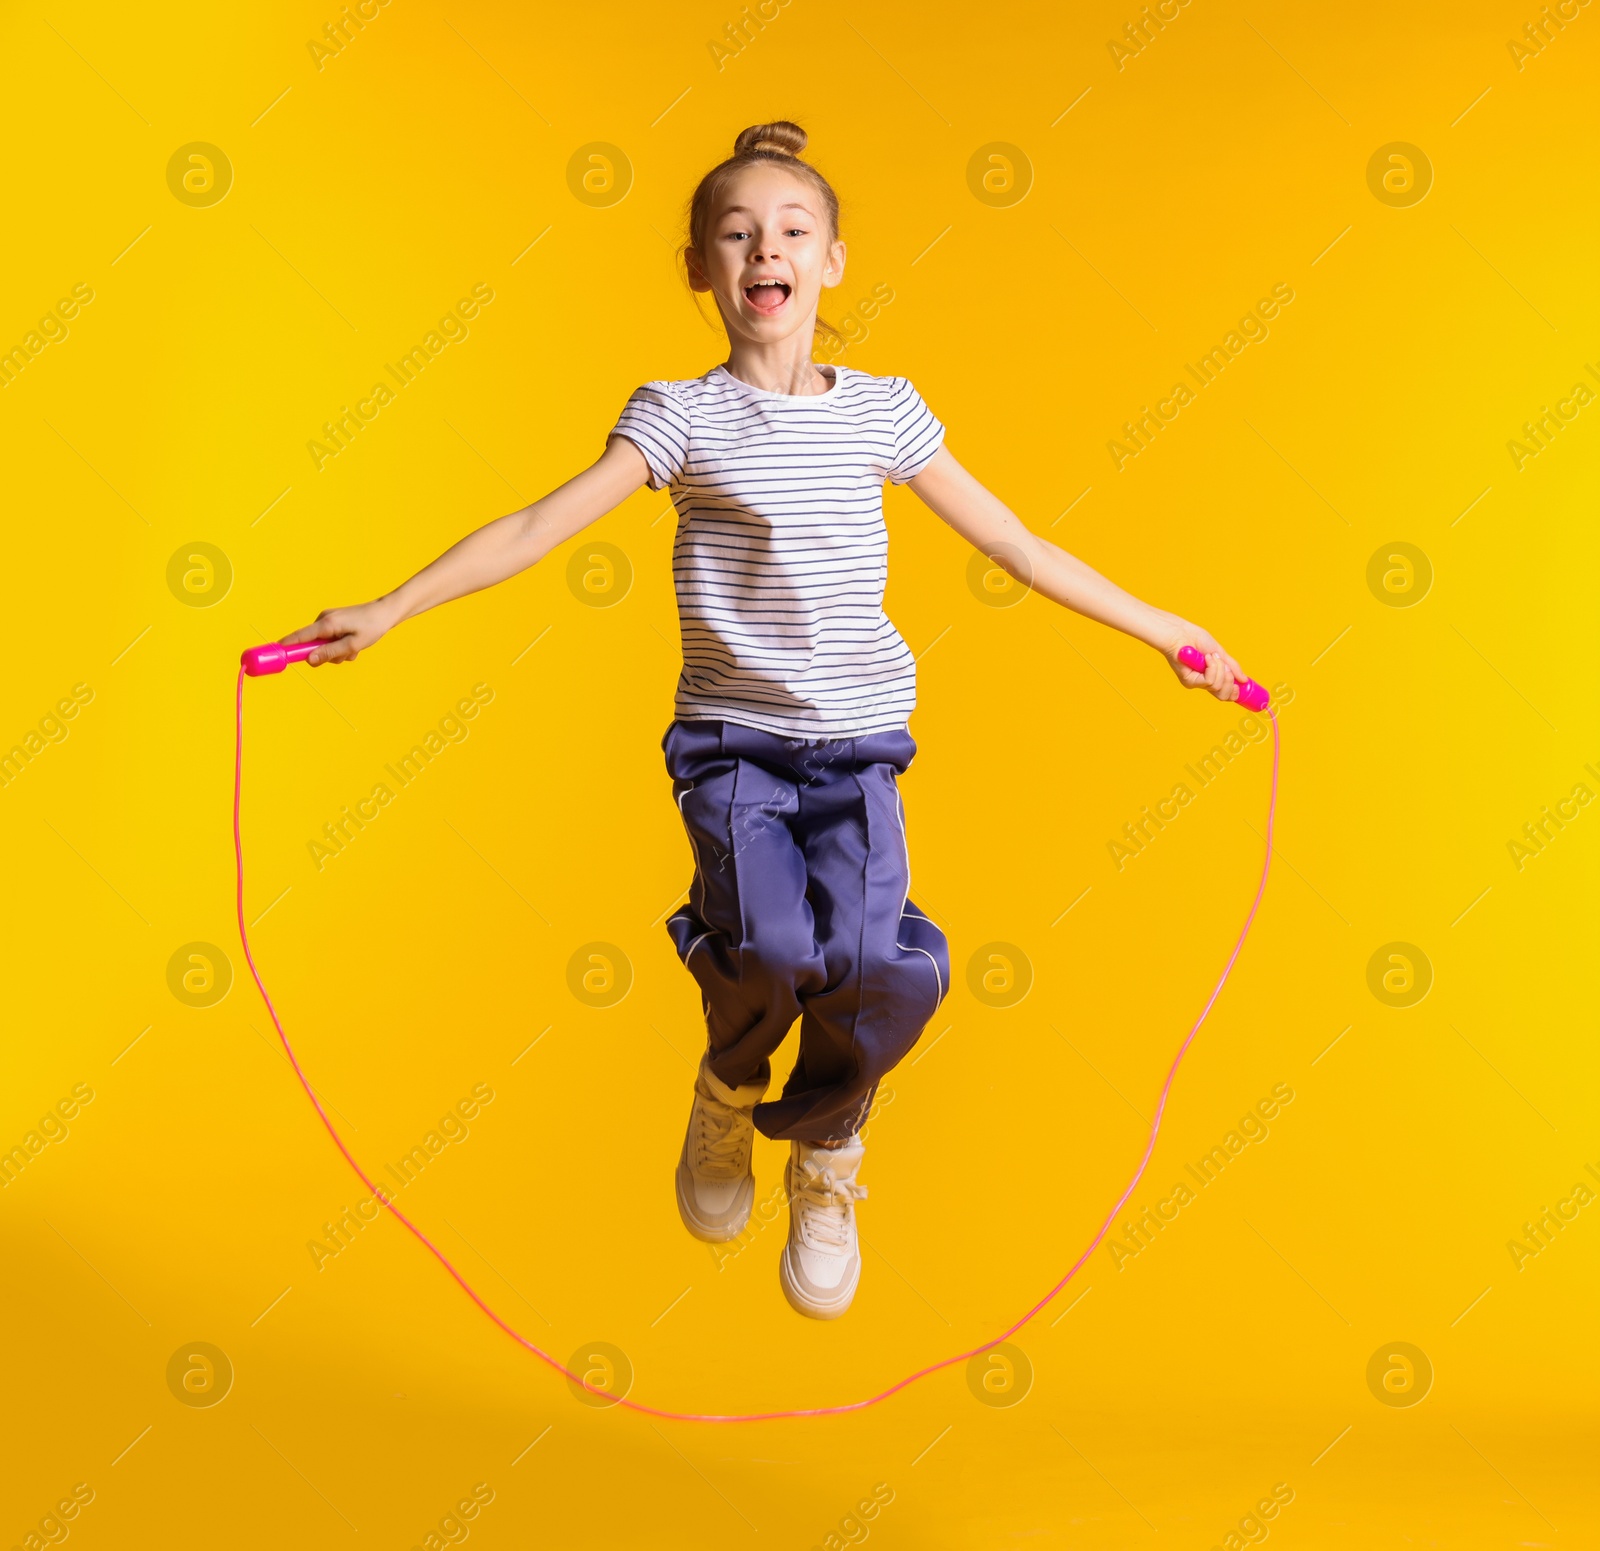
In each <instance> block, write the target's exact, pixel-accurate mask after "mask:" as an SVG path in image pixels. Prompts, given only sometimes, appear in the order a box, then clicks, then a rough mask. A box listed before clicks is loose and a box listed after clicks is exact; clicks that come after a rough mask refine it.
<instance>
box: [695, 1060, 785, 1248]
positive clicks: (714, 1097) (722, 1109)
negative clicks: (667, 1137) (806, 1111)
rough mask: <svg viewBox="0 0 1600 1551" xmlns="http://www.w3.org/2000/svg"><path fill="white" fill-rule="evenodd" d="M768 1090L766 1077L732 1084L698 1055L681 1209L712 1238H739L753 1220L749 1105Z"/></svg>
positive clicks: (701, 1236)
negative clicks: (758, 1081) (698, 1063)
mask: <svg viewBox="0 0 1600 1551" xmlns="http://www.w3.org/2000/svg"><path fill="white" fill-rule="evenodd" d="M766 1091H767V1085H766V1084H765V1083H747V1084H746V1085H745V1086H744V1087H742V1088H730V1087H728V1086H727V1084H726V1083H724V1082H722V1081H720V1080H719V1079H718V1077H717V1075H716V1073H714V1072H713V1071H712V1070H711V1068H710V1067H709V1066H708V1065H707V1064H706V1059H705V1057H704V1056H702V1057H701V1058H700V1070H699V1072H698V1073H697V1074H696V1076H695V1080H694V1107H693V1108H692V1109H691V1110H690V1111H689V1128H688V1130H687V1131H686V1132H685V1133H684V1138H683V1151H682V1152H681V1153H680V1154H679V1155H678V1176H677V1189H678V1215H679V1216H680V1217H681V1218H682V1219H683V1225H684V1227H685V1228H687V1229H688V1230H689V1232H690V1233H692V1234H693V1235H694V1236H695V1237H696V1238H697V1239H703V1240H705V1241H706V1243H708V1244H722V1243H725V1242H726V1241H727V1240H729V1239H732V1238H737V1237H738V1235H739V1234H740V1233H741V1232H743V1230H744V1225H745V1224H746V1223H747V1222H748V1221H749V1220H750V1205H751V1202H752V1201H753V1200H754V1199H755V1193H756V1181H755V1175H754V1173H752V1172H751V1168H750V1148H751V1144H752V1143H753V1142H754V1140H755V1130H756V1128H755V1123H754V1121H753V1120H752V1119H751V1118H750V1111H751V1110H752V1109H754V1108H755V1106H756V1104H757V1103H758V1102H759V1100H760V1099H761V1096H762V1095H763V1094H764V1093H765V1092H766Z"/></svg>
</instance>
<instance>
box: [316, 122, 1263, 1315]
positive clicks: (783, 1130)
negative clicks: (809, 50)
mask: <svg viewBox="0 0 1600 1551" xmlns="http://www.w3.org/2000/svg"><path fill="white" fill-rule="evenodd" d="M805 144H806V135H805V132H804V131H803V130H802V129H800V128H799V126H798V125H795V124H791V123H788V122H779V123H774V124H758V125H755V126H753V127H751V128H749V129H746V130H745V131H744V132H743V133H742V134H741V135H740V136H739V137H738V139H737V140H736V141H735V143H734V154H733V155H732V156H731V157H730V158H728V160H726V161H724V162H722V163H721V164H720V165H719V166H717V167H714V168H713V169H712V170H711V171H710V172H709V173H707V174H706V176H705V177H704V178H703V179H701V181H700V185H699V187H698V188H696V190H695V192H694V196H693V198H692V199H691V201H690V204H689V215H688V238H689V240H688V243H687V245H686V246H685V248H684V252H683V257H684V263H685V267H686V269H687V272H688V278H689V284H690V286H691V287H692V288H693V289H694V290H695V291H698V292H710V294H711V296H712V297H713V298H714V300H715V301H716V304H717V310H718V312H719V313H720V314H721V316H722V322H723V325H724V327H725V328H726V330H727V334H728V359H727V360H726V361H724V362H723V363H722V364H721V365H719V366H714V367H712V368H711V369H710V370H709V371H707V372H706V373H705V374H704V375H703V376H700V377H691V378H686V379H684V380H682V381H671V382H668V381H655V382H649V383H646V384H645V385H644V386H643V387H641V388H639V389H638V390H637V391H636V392H635V393H634V394H633V396H632V397H631V398H630V399H629V400H628V402H627V404H626V405H625V407H624V408H623V411H622V416H621V418H620V419H619V420H618V421H617V424H616V427H615V428H614V429H613V430H612V432H611V434H610V436H609V437H608V439H607V442H606V447H605V451H604V453H603V454H602V455H601V456H600V458H599V459H598V460H597V461H596V462H595V463H594V464H592V465H591V466H590V467H589V468H587V469H585V470H584V471H583V472H582V473H580V474H577V475H576V476H574V477H573V478H572V479H570V480H568V481H567V482H566V483H565V484H564V485H561V486H560V487H559V488H558V489H556V490H553V491H552V492H551V493H550V494H549V495H547V496H545V497H543V498H542V499H541V500H538V501H535V502H534V503H533V504H532V505H531V506H528V507H525V508H523V510H521V511H518V512H513V513H512V514H511V515H510V516H508V517H502V518H500V519H498V520H497V521H495V522H491V523H489V524H488V525H487V526H486V527H483V528H479V529H478V530H477V531H476V532H475V533H471V534H469V535H468V536H467V537H466V538H464V539H462V540H461V541H460V542H459V543H458V544H456V545H454V546H453V547H452V548H451V549H448V550H446V551H445V553H444V554H443V555H441V556H440V557H439V558H438V559H437V560H435V561H434V562H433V564H432V565H430V566H428V567H426V568H425V569H424V570H422V571H419V572H418V573H417V574H416V575H415V576H413V577H412V578H411V580H410V581H408V582H406V583H405V584H404V585H403V586H401V587H398V588H396V589H395V590H394V591H393V592H391V593H386V594H385V595H384V596H383V597H381V598H378V599H375V600H374V601H373V602H371V603H365V604H361V605H359V606H357V607H354V608H341V609H330V610H328V611H327V612H325V613H323V614H321V615H319V616H318V618H317V620H316V622H315V623H314V624H311V625H308V626H306V628H305V629H303V630H298V631H296V632H295V633H294V634H293V635H291V636H287V637H285V643H286V644H295V643H298V642H302V641H312V640H326V641H328V642H329V644H328V645H326V646H322V647H319V648H318V649H317V650H316V651H315V652H313V653H312V654H311V656H310V658H309V659H308V661H309V662H310V663H311V664H312V665H316V664H319V663H324V662H351V661H353V660H354V659H355V657H356V655H357V653H359V652H361V651H364V650H365V649H366V648H367V647H369V646H371V645H373V644H374V643H375V642H376V641H378V640H379V639H380V638H381V637H382V636H383V635H385V634H386V633H387V632H388V631H390V630H392V629H393V628H394V627H395V626H396V625H398V624H399V623H400V622H401V621H402V620H406V619H411V618H412V617H413V616H415V615H417V614H420V613H422V612H423V611H424V610H425V609H431V608H433V607H434V606H435V605H437V604H440V603H445V602H447V601H449V600H450V599H452V598H459V597H463V596H464V595H465V594H467V593H471V592H477V591H479V590H480V589H482V588H485V587H491V586H493V585H494V584H495V583H496V582H503V581H505V580H506V579H507V578H508V577H512V576H515V575H517V574H518V573H519V572H521V571H523V570H526V569H527V567H529V566H531V565H533V564H534V563H535V562H536V561H539V560H542V559H543V558H544V557H545V556H546V555H547V554H549V553H550V552H551V551H552V550H553V549H555V548H556V547H557V546H558V545H560V544H563V543H565V542H566V541H567V540H568V539H570V538H571V537H573V535H574V534H576V533H578V532H580V531H581V530H582V529H584V528H586V527H588V526H589V524H590V523H592V522H595V521H596V520H597V519H599V518H601V517H603V516H605V515H606V513H607V512H609V511H611V510H612V509H613V508H615V507H616V506H618V505H620V504H621V503H622V502H623V501H625V500H627V498H628V497H629V496H631V495H632V494H633V493H634V492H635V491H637V490H638V489H639V488H640V487H641V486H647V487H648V488H649V489H651V490H661V489H667V490H670V492H671V496H672V501H673V504H674V506H675V507H676V508H677V513H678V528H677V537H676V541H675V543H674V546H673V578H674V581H675V583H676V588H677V599H678V615H679V621H680V625H681V630H682V637H683V672H682V675H681V676H680V678H679V680H678V687H677V694H676V700H675V706H674V720H673V722H672V724H671V726H669V727H668V729H667V732H666V735H665V737H664V738H663V739H662V748H663V751H664V752H665V755H666V765H667V770H668V773H669V774H670V775H671V777H672V790H673V795H674V796H675V798H676V799H677V804H678V811H679V813H680V814H681V815H682V816H683V822H684V826H685V828H686V829H687V831H688V835H689V842H690V846H691V847H692V849H693V852H694V860H695V873H694V878H693V881H692V883H691V885H690V890H689V900H688V903H687V904H686V905H684V906H683V907H682V908H681V909H680V910H679V911H678V912H677V913H676V914H675V915H673V916H672V917H671V918H670V919H669V920H668V922H667V929H668V931H669V932H670V933H671V935H672V940H673V943H674V945H675V946H676V948H677V951H678V954H679V957H680V958H681V959H682V960H683V962H684V964H685V966H686V967H687V968H688V970H689V972H690V973H691V974H692V975H693V976H694V978H695V980H696V981H697V982H698V984H699V987H700V991H701V997H702V1004H703V1009H704V1013H705V1019H706V1034H707V1048H706V1051H705V1054H704V1056H703V1057H702V1059H701V1062H700V1068H699V1071H698V1073H697V1075H696V1078H695V1084H694V1096H693V1101H692V1105H691V1108H690V1112H689V1125H688V1130H687V1133H686V1135H685V1137H684V1142H683V1150H682V1152H681V1153H680V1155H679V1158H678V1164H677V1173H676V1186H677V1199H678V1211H679V1214H680V1215H681V1216H682V1218H683V1223H684V1226H685V1227H686V1228H687V1229H688V1230H689V1232H690V1233H692V1234H693V1235H694V1236H695V1237H696V1238H698V1239H704V1240H707V1241H709V1242H721V1241H726V1240H729V1239H732V1238H734V1237H735V1236H737V1235H738V1234H739V1233H740V1232H741V1231H742V1229H743V1228H744V1226H745V1224H746V1222H747V1220H748V1218H749V1215H750V1209H751V1203H752V1201H753V1199H754V1194H755V1181H754V1176H753V1174H752V1172H751V1162H750V1159H751V1150H752V1142H753V1139H754V1132H755V1131H756V1130H759V1131H761V1133H762V1134H763V1135H765V1136H768V1137H772V1138H775V1139H781V1140H787V1141H788V1142H789V1143H790V1158H789V1164H788V1173H787V1178H786V1182H785V1183H786V1187H787V1192H786V1193H787V1195H788V1198H789V1238H788V1242H787V1244H786V1245H785V1247H784V1250H783V1254H782V1257H781V1258H780V1261H779V1279H780V1281H781V1283H782V1286H783V1291H784V1293H785V1295H786V1296H787V1298H788V1300H789V1302H790V1304H791V1305H792V1306H793V1307H794V1308H795V1309H796V1310H798V1311H799V1312H800V1313H801V1314H806V1315H810V1316H811V1317H813V1318H816V1319H834V1318H837V1317H838V1316H839V1315H840V1314H843V1313H844V1311H845V1310H846V1309H847V1308H848V1307H849V1306H850V1302H851V1299H852V1298H853V1297H854V1296H855V1290H856V1284H857V1282H858V1281H859V1279H860V1275H861V1255H860V1250H859V1248H858V1244H857V1237H856V1220H855V1204H856V1202H857V1201H858V1200H861V1199H862V1198H863V1197H864V1196H865V1195H866V1191H865V1190H864V1189H863V1188H862V1186H861V1185H860V1184H858V1183H857V1175H858V1174H859V1172H860V1168H861V1161H862V1156H863V1152H864V1148H863V1145H862V1142H861V1140H860V1138H859V1136H858V1135H857V1132H858V1131H859V1129H860V1127H861V1124H862V1122H863V1119H864V1117H865V1116H866V1114H867V1111H868V1109H869V1107H870V1106H871V1103H872V1099H873V1096H874V1094H875V1092H876V1090H877V1086H878V1083H879V1082H880V1081H881V1079H882V1078H883V1077H884V1075H885V1074H886V1073H887V1072H889V1071H890V1070H891V1069H892V1068H893V1067H894V1066H895V1065H896V1064H897V1063H898V1062H899V1061H901V1060H902V1059H903V1058H904V1057H905V1056H906V1054H907V1053H908V1052H909V1051H910V1049H911V1047H912V1046H913V1045H914V1044H915V1043H916V1041H917V1038H918V1036H919V1035H920V1034H921V1032H922V1029H923V1026H924V1025H925V1024H926V1023H927V1021H928V1019H929V1018H930V1017H931V1016H932V1015H933V1013H934V1010H935V1009H936V1008H937V1007H938V1005H939V1003H940V1002H941V1001H942V1000H943V999H944V997H945V994H946V993H947V992H948V991H949V989H950V960H949V949H948V946H947V944H946V942H945V938H944V934H943V933H942V932H941V931H940V929H939V928H938V927H937V926H936V925H935V924H934V923H933V921H931V920H930V919H929V918H928V917H927V916H926V915H924V914H923V913H922V911H921V910H919V909H918V908H917V907H916V905H914V904H913V903H912V902H911V900H910V897H909V888H910V871H909V864H908V861H907V855H906V836H905V811H904V808H903V806H902V804H901V801H900V794H899V791H898V788H897V786H896V780H895V778H896V776H897V775H898V774H900V773H901V772H902V771H904V770H905V769H906V768H907V766H909V765H910V763H911V760H912V757H913V755H914V754H915V753H916V744H915V742H914V741H913V740H912V737H911V733H910V731H909V729H908V726H907V723H908V720H909V718H910V716H911V713H912V711H913V709H914V708H915V705H916V688H917V681H916V663H915V660H914V659H913V657H912V655H911V652H910V650H909V649H908V647H907V646H906V643H905V642H904V641H903V640H902V639H901V638H900V635H899V633H898V632H897V631H896V630H895V628H894V626H893V625H892V624H890V622H889V620H888V618H887V617H886V616H885V614H884V612H883V593H884V584H885V581H886V579H887V562H888V534H887V531H886V529H885V527H884V521H883V483H884V481H885V480H892V481H893V482H894V483H895V484H909V485H910V486H911V488H912V489H913V490H915V491H916V493H917V494H918V496H920V497H921V498H922V500H923V501H924V502H925V503H926V504H927V505H928V506H929V507H931V508H932V510H933V511H934V513H935V514H936V515H938V516H939V517H941V518H943V519H944V521H945V522H947V523H949V524H950V526H951V527H952V528H954V529H955V530H956V532H958V533H960V534H961V535H962V536H963V537H964V538H966V539H969V540H970V541H971V542H972V543H973V544H974V545H976V546H977V548H978V549H979V550H981V551H983V553H984V554H986V555H988V556H990V557H992V558H993V559H994V561H995V562H996V563H997V564H998V565H1000V566H1001V567H1002V568H1003V569H1005V570H1006V571H1007V572H1008V573H1009V574H1010V575H1012V576H1014V577H1016V578H1017V580H1019V581H1021V582H1023V583H1024V584H1025V585H1027V586H1029V587H1031V588H1032V589H1033V590H1034V591H1035V592H1037V593H1040V594H1042V595H1043V596H1044V597H1046V598H1049V599H1051V600H1052V601H1053V602H1055V603H1059V604H1061V605H1062V606H1063V607H1065V608H1069V609H1073V610H1075V611H1076V612H1077V613H1079V614H1083V615H1086V616H1087V617H1088V618H1090V619H1094V620H1098V621H1099V622H1100V623H1102V624H1105V625H1110V626H1112V627H1114V628H1115V629H1118V630H1122V631H1125V632H1126V633H1127V634H1129V635H1131V636H1134V637H1136V638H1137V639H1138V640H1140V641H1143V642H1144V643H1145V644H1146V645H1148V646H1151V647H1154V648H1155V650H1156V651H1158V652H1160V653H1161V655H1162V656H1163V657H1165V658H1166V660H1167V662H1168V664H1169V665H1170V666H1171V668H1172V671H1173V672H1174V673H1175V674H1177V676H1178V679H1179V681H1180V682H1181V683H1182V684H1183V685H1184V686H1185V687H1186V688H1189V689H1208V690H1210V691H1211V693H1212V694H1213V695H1215V696H1216V697H1217V698H1218V699H1220V700H1232V699H1234V698H1235V696H1236V690H1235V680H1236V679H1242V678H1243V677H1244V673H1243V671H1242V670H1241V669H1240V667H1239V665H1238V664H1237V663H1236V662H1235V661H1234V660H1233V658H1231V657H1230V656H1229V655H1228V654H1227V653H1226V652H1225V651H1223V650H1222V648H1221V647H1220V646H1219V645H1218V644H1217V643H1216V642H1215V641H1214V640H1213V639H1212V638H1211V636H1210V635H1208V634H1207V633H1206V632H1205V631H1204V630H1201V629H1200V628H1199V627H1198V626H1196V625H1192V624H1190V623H1189V622H1188V621H1187V620H1185V619H1181V618H1179V616H1178V615H1176V614H1169V613H1167V612H1166V611H1165V610H1163V609H1158V608H1154V607H1152V606H1151V605H1150V604H1148V603H1143V602H1141V601H1140V600H1139V599H1137V598H1135V597H1132V596H1131V595H1130V594H1128V593H1126V592H1124V591H1123V590H1122V589H1121V588H1120V587H1118V586H1116V585H1115V584H1114V583H1112V582H1110V581H1108V580H1107V579H1106V578H1105V577H1103V576H1101V575H1100V574H1099V573H1098V572H1096V571H1094V570H1092V569H1090V567H1089V566H1087V565H1085V564H1084V563H1083V562H1082V561H1081V560H1078V559H1076V558H1074V557H1073V556H1072V555H1069V554H1068V553H1067V552H1066V551H1065V550H1062V549H1058V548H1057V547H1056V546H1055V545H1054V544H1051V543H1050V542H1048V541H1047V540H1045V539H1042V538H1040V537H1038V535H1036V534H1034V533H1033V532H1031V531H1030V530H1029V529H1028V528H1026V527H1025V526H1024V525H1023V524H1022V523H1021V521H1019V520H1018V518H1017V517H1016V516H1014V515H1013V514H1012V513H1011V512H1010V511H1009V510H1008V509H1007V508H1006V507H1005V506H1004V505H1003V504H1002V503H1001V502H1000V500H999V499H997V498H996V497H995V496H993V495H991V494H990V493H989V491H987V490H985V489H984V487H983V486H982V485H980V484H979V483H978V481H977V480H976V479H974V478H973V477H972V475H971V474H969V473H968V472H967V471H966V470H965V469H964V468H963V467H962V466H961V465H960V464H959V463H957V462H956V460H955V458H954V457H953V456H951V454H950V451H949V450H948V448H946V447H945V446H944V427H943V425H941V424H940V422H939V421H938V420H937V419H935V417H934V415H933V413H932V411H931V410H930V409H929V408H928V406H927V405H926V404H925V403H924V402H923V401H922V399H921V397H920V396H919V395H918V393H917V390H916V389H915V388H914V387H913V386H912V385H911V383H910V382H908V381H907V380H906V379H905V378H904V377H874V376H872V375H871V374H870V373H868V372H863V371H857V370H856V369H855V368H854V367H849V366H826V365H819V364H817V363H816V362H815V361H814V360H813V359H812V351H813V341H814V336H815V335H816V333H817V332H818V329H819V324H818V322H817V307H818V302H819V299H820V297H821V294H822V291H823V289H824V288H831V287H833V286H837V285H838V284H839V282H840V281H841V280H842V279H843V277H844V265H845V245H844V243H843V242H842V241H840V238H839V202H838V199H837V198H836V197H835V195H834V192H833V190H832V188H831V187H830V186H829V184H828V182H827V180H826V179H825V178H824V177H823V176H822V174H821V173H820V172H818V171H817V169H816V168H815V167H813V166H811V165H810V164H809V163H808V162H804V161H802V160H800V152H801V151H802V150H804V148H805ZM1184 646H1193V647H1195V648H1197V649H1198V650H1199V651H1201V652H1202V653H1204V655H1205V659H1206V671H1205V672H1204V673H1203V674H1200V673H1194V672H1191V671H1190V670H1189V669H1188V668H1186V667H1184V666H1183V665H1182V664H1181V663H1179V661H1178V652H1179V649H1180V648H1182V647H1184ZM796 1018H798V1019H799V1020H800V1049H799V1054H798V1057H797V1059H796V1061H795V1064H794V1068H793V1071H792V1072H791V1074H790V1076H789V1079H788V1081H787V1083H786V1084H785V1085H784V1089H783V1093H782V1095H781V1097H779V1098H776V1099H772V1100H765V1094H766V1091H767V1085H768V1083H769V1081H770V1079H771V1063H770V1058H771V1056H772V1054H773V1052H774V1051H775V1050H776V1049H777V1048H778V1046H779V1045H780V1044H781V1043H782V1041H783V1039H784V1037H785V1036H786V1035H787V1033H788V1031H789V1029H790V1027H791V1026H792V1025H793V1023H794V1021H795V1019H796Z"/></svg>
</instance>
